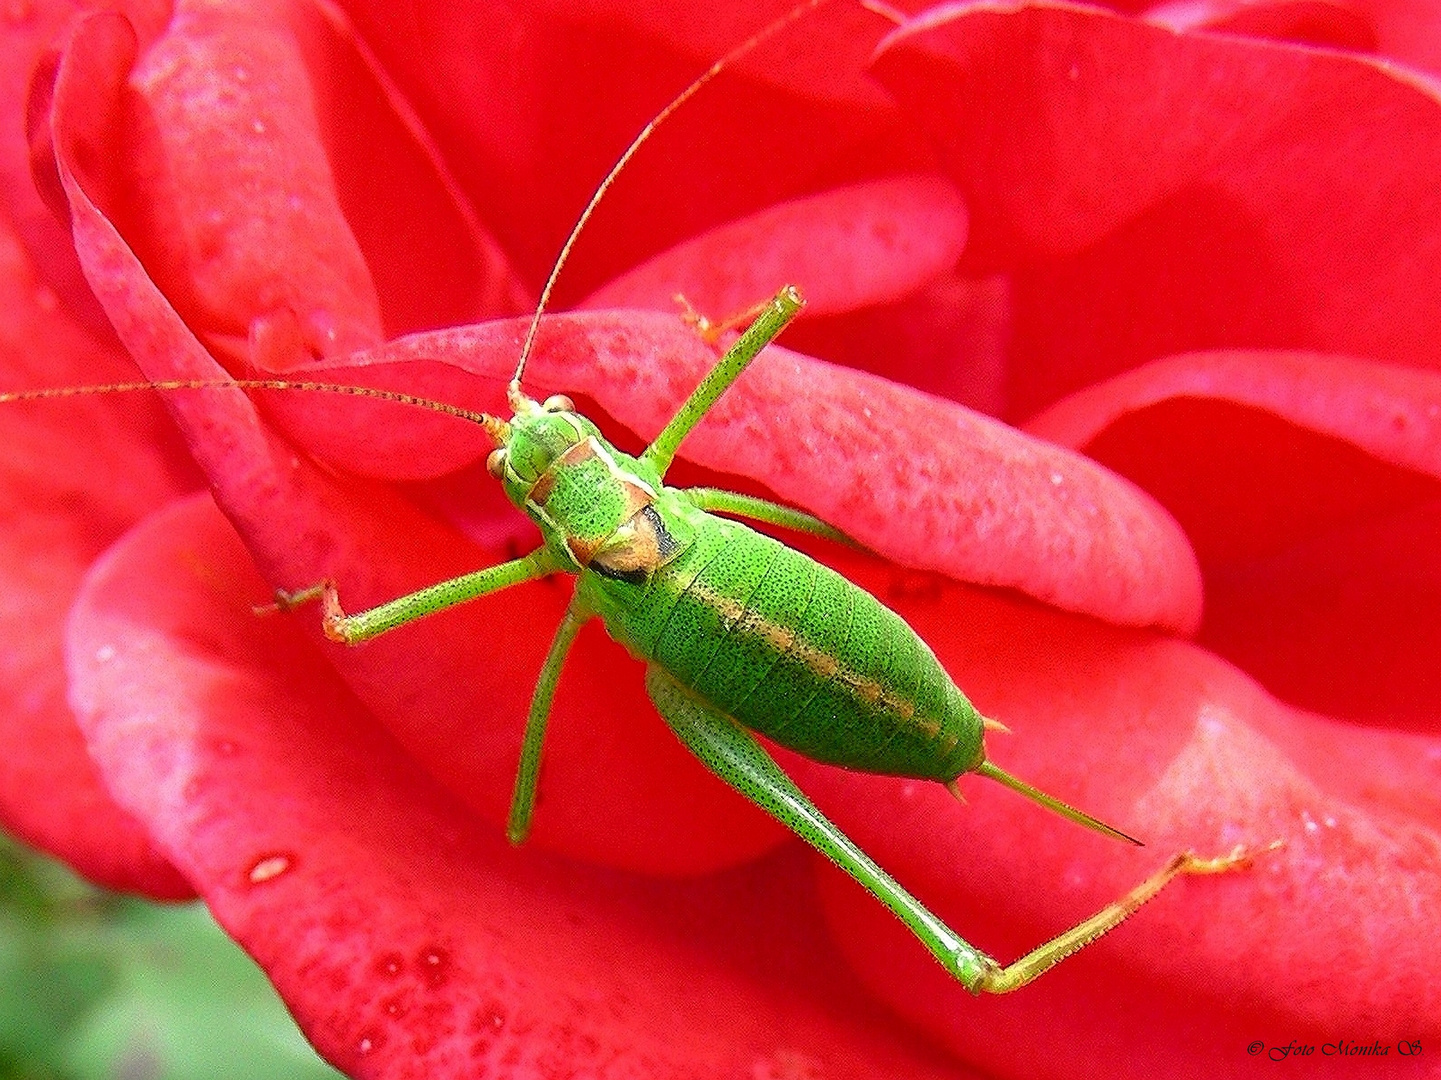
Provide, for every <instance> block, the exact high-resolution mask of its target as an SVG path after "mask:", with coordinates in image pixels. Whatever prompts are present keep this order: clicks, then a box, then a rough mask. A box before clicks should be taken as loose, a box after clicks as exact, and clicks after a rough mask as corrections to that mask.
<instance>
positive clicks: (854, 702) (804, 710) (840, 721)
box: [608, 518, 981, 780]
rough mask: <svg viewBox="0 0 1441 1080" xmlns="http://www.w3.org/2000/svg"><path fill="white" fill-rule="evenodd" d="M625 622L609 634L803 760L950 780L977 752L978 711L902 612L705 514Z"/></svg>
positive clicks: (777, 544)
mask: <svg viewBox="0 0 1441 1080" xmlns="http://www.w3.org/2000/svg"><path fill="white" fill-rule="evenodd" d="M628 616H630V617H623V618H621V619H619V620H616V619H613V618H612V619H608V622H610V623H611V624H612V626H611V630H612V633H614V634H616V636H617V637H621V638H630V641H629V642H628V643H629V644H631V646H632V648H634V649H635V651H637V652H638V653H639V654H640V655H642V656H644V657H645V658H647V659H649V660H651V661H652V662H654V663H656V664H659V665H660V666H661V667H663V668H665V670H666V671H668V672H669V673H670V674H671V675H672V676H673V677H674V678H675V679H676V680H677V681H678V682H680V683H681V684H682V685H683V686H685V687H687V688H688V689H690V690H691V691H692V692H694V693H695V694H696V695H697V696H698V697H701V698H703V699H705V700H706V701H707V702H709V703H711V704H713V705H715V706H716V707H717V708H718V709H720V710H721V711H723V712H725V713H727V714H729V715H730V716H733V717H734V718H735V719H737V720H738V721H740V722H741V723H742V724H744V725H746V726H747V727H749V728H752V729H753V730H755V731H758V732H760V733H762V734H764V735H766V736H768V737H770V738H772V739H774V740H775V741H776V742H778V743H780V744H781V745H783V746H788V747H790V748H791V749H793V750H796V751H799V752H800V753H802V754H805V755H806V756H807V757H811V758H814V759H816V760H819V761H827V762H831V763H834V764H839V765H844V766H846V767H847V768H852V769H859V770H863V771H866V772H877V773H885V774H888V775H894V776H914V777H918V778H925V779H938V780H950V779H952V778H954V777H955V776H957V775H959V774H960V773H962V772H964V771H966V770H968V769H969V768H971V767H973V766H974V764H975V762H976V759H977V758H978V757H979V755H980V747H981V720H980V716H979V714H978V713H977V712H976V711H975V709H974V708H973V707H972V706H971V703H970V702H969V701H967V700H966V698H965V696H964V695H963V694H962V693H961V692H960V690H958V689H957V688H956V685H955V683H954V682H952V681H951V678H950V676H949V675H947V674H946V672H945V670H944V669H943V668H942V667H941V665H940V662H939V661H937V659H936V657H935V654H934V653H932V652H931V650H930V648H929V647H928V646H927V645H926V644H925V643H924V642H923V641H921V639H920V638H919V637H917V636H916V633H915V631H914V630H912V629H911V628H910V627H909V626H908V625H906V623H905V622H904V621H903V620H902V619H901V618H900V616H898V615H896V614H895V613H894V612H892V611H891V610H890V609H889V608H887V607H885V606H884V605H883V604H881V603H880V602H879V601H878V600H876V599H875V597H873V596H871V595H870V594H869V593H867V592H866V591H865V590H863V589H861V588H859V587H857V586H856V585H853V584H852V583H851V582H849V581H847V580H846V579H845V578H843V577H841V576H840V575H839V574H837V573H836V572H835V571H833V570H831V569H830V568H829V567H826V566H822V565H821V564H819V563H817V562H816V561H815V560H813V559H811V558H810V557H808V556H806V555H803V554H802V553H800V552H798V551H795V550H793V549H791V548H788V547H786V546H785V545H783V544H781V543H780V542H778V541H776V540H773V539H771V538H770V537H767V536H762V535H761V534H759V533H756V532H754V531H752V530H751V529H748V528H746V527H744V526H742V525H738V524H736V523H734V522H730V521H725V520H722V519H717V518H712V519H711V520H710V522H709V523H708V525H707V528H706V529H704V530H702V535H701V536H700V537H698V538H697V540H696V543H695V544H694V545H692V547H691V548H690V549H689V550H688V551H686V552H685V554H684V555H683V556H682V557H681V558H680V559H677V560H676V561H675V562H673V563H671V564H669V565H668V566H666V567H664V568H663V569H662V570H661V571H659V572H658V573H657V574H656V576H655V580H653V581H652V582H651V584H650V586H649V587H648V588H647V589H646V590H645V595H644V597H643V598H641V599H640V602H639V604H638V605H637V609H636V610H634V611H632V612H630V613H628ZM616 622H620V623H621V624H623V625H620V626H617V625H614V624H615V623H616ZM617 631H619V632H617Z"/></svg>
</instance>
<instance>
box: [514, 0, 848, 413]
mask: <svg viewBox="0 0 1441 1080" xmlns="http://www.w3.org/2000/svg"><path fill="white" fill-rule="evenodd" d="M829 2H830V0H805V2H804V3H800V4H797V5H796V6H795V7H793V8H791V10H790V11H788V12H786V13H785V14H784V15H782V16H780V18H778V19H776V20H774V21H773V22H770V23H768V24H767V25H765V26H763V27H761V29H759V30H757V31H756V32H755V33H754V34H752V35H751V36H750V37H748V38H746V39H745V40H744V41H742V42H741V43H740V44H739V45H737V46H736V47H735V48H733V49H732V50H731V51H730V52H728V53H726V54H725V55H724V56H722V57H721V58H720V59H719V60H717V61H716V62H715V63H714V64H712V65H711V66H710V67H709V68H707V69H706V70H705V71H704V72H703V73H702V74H701V75H700V76H699V77H697V78H696V80H695V81H694V82H692V83H691V84H690V85H689V86H687V87H686V88H685V89H684V90H682V91H681V92H680V93H679V94H677V95H676V96H675V97H674V98H672V99H671V101H670V104H668V105H667V106H666V107H665V108H663V109H662V110H661V111H660V112H658V113H656V114H655V116H653V117H652V118H651V119H650V121H649V122H648V123H647V124H646V125H645V127H643V128H641V129H640V134H638V135H637V136H636V137H635V138H634V139H632V140H631V141H630V145H629V146H627V147H626V148H625V151H624V152H623V153H622V154H621V155H620V157H619V158H618V159H617V160H616V163H615V164H614V165H612V166H611V169H610V172H608V173H606V174H605V179H604V180H602V181H601V182H600V185H599V186H598V187H597V188H596V189H595V193H594V194H593V195H591V197H590V201H589V202H587V203H586V204H585V209H584V210H582V211H581V212H580V217H579V218H577V219H576V223H575V226H574V227H573V228H572V229H571V230H570V235H569V236H567V237H566V238H565V243H564V244H562V245H561V248H560V254H559V255H557V256H556V258H555V265H554V266H553V267H551V271H550V277H548V278H546V281H545V287H544V288H542V289H541V290H540V300H539V301H538V302H537V303H536V305H535V314H534V315H532V316H531V318H530V327H529V328H528V329H527V330H526V332H525V341H524V343H523V344H522V345H521V347H520V360H519V361H518V362H517V363H516V365H515V374H514V375H513V376H512V377H511V380H510V385H509V387H508V388H507V390H506V398H507V400H508V401H509V402H510V407H511V408H512V409H515V408H516V407H517V405H523V404H524V402H525V400H526V398H525V395H524V394H523V393H522V392H521V389H520V383H521V379H522V378H523V377H524V375H525V364H526V361H527V360H529V359H530V354H531V352H532V350H533V349H534V348H535V336H536V334H537V333H538V332H539V330H540V317H541V316H542V315H544V314H545V309H546V306H547V305H548V304H549V303H550V294H551V293H552V292H553V291H554V290H555V282H556V279H557V278H559V277H560V271H561V268H562V267H564V266H565V264H566V260H567V259H569V258H570V252H571V249H572V248H573V247H575V242H576V241H577V240H578V239H579V238H580V234H581V231H582V230H583V229H584V228H585V226H586V224H587V223H588V222H589V221H590V219H591V215H592V214H594V213H595V208H596V207H597V206H599V205H600V201H601V199H602V198H604V197H605V193H606V192H607V191H609V190H610V186H611V185H612V184H613V183H615V180H616V177H618V176H619V175H620V173H621V170H622V169H624V168H625V167H626V165H627V164H629V162H630V159H631V158H633V157H634V156H635V153H636V151H637V150H639V149H640V148H641V146H643V145H644V144H645V143H646V141H647V140H649V139H650V137H651V135H652V133H654V131H655V129H656V128H658V127H660V125H661V124H662V123H664V122H665V121H666V120H667V119H669V118H670V116H671V114H672V113H674V112H675V111H676V110H677V109H679V108H680V107H681V106H682V105H684V104H685V103H686V102H687V101H689V100H690V99H691V98H692V97H694V96H695V95H696V94H697V93H698V92H699V91H700V90H701V89H702V88H703V87H704V86H705V85H706V84H707V83H709V82H710V81H711V80H712V79H714V78H715V77H716V76H717V75H719V74H720V73H721V72H722V71H724V70H725V69H726V68H728V67H730V66H731V65H732V64H734V63H735V62H736V61H738V60H740V59H741V58H742V57H744V56H745V55H746V54H747V53H749V52H751V51H752V50H753V49H755V48H757V47H758V46H760V45H762V44H764V43H765V42H766V41H768V40H769V39H770V38H772V37H774V36H775V35H776V34H779V33H780V32H781V31H782V30H784V29H785V28H786V27H788V26H790V25H791V23H793V22H796V21H798V20H799V19H801V18H802V17H803V16H805V15H807V14H809V13H810V12H811V11H814V10H815V9H817V8H819V7H821V6H823V5H825V4H827V3H829Z"/></svg>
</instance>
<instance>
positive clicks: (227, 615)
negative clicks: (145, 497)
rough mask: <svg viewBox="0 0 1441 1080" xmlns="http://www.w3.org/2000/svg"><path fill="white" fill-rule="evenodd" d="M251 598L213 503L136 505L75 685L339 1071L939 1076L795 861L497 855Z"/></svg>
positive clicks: (253, 591) (479, 829) (165, 827)
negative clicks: (652, 879) (678, 868)
mask: <svg viewBox="0 0 1441 1080" xmlns="http://www.w3.org/2000/svg"><path fill="white" fill-rule="evenodd" d="M265 590H266V586H265V583H264V582H263V581H262V580H261V579H260V578H259V577H258V576H256V574H255V573H254V571H253V569H251V567H250V564H249V559H248V557H247V556H246V554H245V551H244V549H243V548H242V547H241V546H240V544H239V542H238V540H237V539H236V538H235V536H234V534H233V533H232V532H231V531H230V529H229V527H228V526H227V524H226V523H225V521H224V519H223V518H221V517H220V515H219V514H217V513H216V512H215V510H214V508H213V506H212V505H211V504H210V503H209V500H208V499H203V498H202V499H196V500H192V501H190V502H188V503H185V504H183V505H181V506H177V507H175V508H172V509H171V510H167V511H165V512H163V513H162V514H159V515H157V516H156V517H154V518H152V519H150V520H149V521H147V522H146V523H145V524H144V525H142V526H141V527H140V528H138V529H137V530H136V531H134V532H133V533H131V534H130V536H129V537H127V539H126V540H125V542H123V543H122V544H121V545H120V546H118V547H117V548H116V549H115V550H114V551H113V552H112V553H111V555H110V556H109V557H107V558H106V559H104V560H102V562H101V563H99V564H98V565H97V567H96V569H95V572H94V573H93V574H92V576H91V578H90V580H89V582H88V583H87V588H86V592H85V595H84V597H83V599H82V600H81V602H80V604H79V605H78V607H77V610H76V614H75V616H74V618H73V619H72V622H71V636H70V644H69V649H70V657H71V664H72V672H73V674H74V676H75V679H76V687H77V690H76V696H77V699H78V700H79V701H80V702H81V703H82V707H83V709H84V712H85V716H86V721H85V722H86V729H87V731H88V734H89V737H90V740H91V744H92V746H93V748H94V750H95V752H96V754H97V756H98V757H99V758H100V760H101V761H102V763H103V764H104V766H105V768H106V769H107V771H108V772H109V774H110V775H111V777H112V778H113V780H114V782H115V783H116V785H117V789H118V790H119V791H120V792H121V795H122V798H124V800H125V801H126V804H127V805H128V806H129V807H130V808H131V809H132V810H133V811H134V812H135V813H137V814H139V815H140V816H141V817H143V818H144V819H145V820H146V821H147V822H148V823H149V824H150V825H151V827H152V828H154V829H155V831H156V834H157V836H158V837H159V838H160V840H161V842H162V843H163V844H164V845H165V846H166V848H167V849H168V850H170V851H172V852H173V853H174V856H175V858H176V859H177V860H178V861H179V863H180V865H181V866H182V867H183V868H184V870H185V872H186V873H187V874H188V875H190V876H191V877H193V879H194V880H195V881H197V882H198V883H200V885H201V888H202V891H203V892H204V894H205V897H206V900H207V902H208V903H209V904H210V905H211V907H212V908H213V909H214V910H215V912H216V914H217V916H218V917H219V919H220V920H221V922H223V923H224V924H225V925H226V926H227V928H228V929H229V930H230V931H231V932H232V933H233V934H235V936H236V937H237V938H239V940H240V941H241V942H242V943H244V944H245V945H246V946H247V948H249V949H250V950H251V951H252V952H253V953H254V954H255V955H256V957H257V958H258V959H259V960H260V961H261V963H262V964H264V965H265V967H266V969H267V971H269V973H270V976H271V978H272V979H273V980H275V982H276V984H277V986H278V987H279V988H280V990H281V992H282V993H283V994H284V995H285V997H286V1000H287V1002H288V1003H289V1004H290V1007H291V1009H292V1010H293V1011H294V1012H295V1014H296V1016H297V1018H298V1019H299V1020H300V1022H301V1024H302V1026H304V1028H305V1029H306V1031H307V1033H308V1034H309V1035H310V1037H311V1039H312V1040H313V1041H314V1042H315V1044H316V1046H317V1047H318V1048H319V1049H320V1051H321V1052H322V1053H323V1054H325V1055H326V1056H327V1057H329V1058H330V1059H331V1060H332V1061H334V1062H335V1063H336V1064H337V1065H338V1066H340V1067H341V1068H342V1069H344V1070H345V1071H346V1072H347V1073H349V1074H350V1075H352V1076H356V1077H382V1076H383V1077H421V1076H427V1077H435V1076H477V1075H485V1076H498V1077H499V1076H516V1077H519V1076H539V1077H552V1076H553V1077H561V1076H576V1075H585V1076H594V1077H617V1078H618V1077H626V1078H653V1077H654V1078H671V1077H674V1078H681V1077H686V1078H691V1077H701V1078H703V1077H717V1078H720V1077H735V1076H747V1077H760V1078H762V1080H766V1078H773V1080H781V1078H786V1077H796V1076H815V1075H823V1076H826V1077H834V1078H837V1080H841V1078H846V1077H855V1078H857V1080H859V1078H862V1077H870V1076H875V1075H885V1076H906V1077H917V1078H924V1077H936V1078H939V1077H943V1076H944V1077H955V1076H956V1075H958V1074H957V1071H956V1069H955V1066H954V1065H952V1064H948V1063H945V1062H942V1061H941V1060H939V1059H938V1058H936V1057H935V1056H934V1055H933V1053H932V1052H931V1051H929V1050H927V1048H926V1046H925V1043H924V1040H922V1039H919V1038H918V1037H917V1036H916V1035H915V1034H914V1033H913V1032H908V1031H906V1030H904V1029H899V1028H897V1027H896V1026H895V1025H894V1023H893V1022H892V1021H890V1019H889V1018H888V1017H887V1016H886V1015H885V1014H884V1013H882V1012H880V1011H878V1010H877V1009H876V1008H875V1006H874V1005H871V1004H869V1003H868V1002H867V1001H866V1000H865V998H864V997H862V996H859V995H858V992H857V988H856V986H855V984H854V982H853V980H852V978H851V977H850V976H849V975H848V974H847V973H846V972H845V971H844V970H843V969H841V968H839V967H838V965H837V961H836V959H835V957H834V956H833V955H831V953H830V951H829V949H828V946H827V944H826V942H825V939H824V937H823V936H822V935H820V934H819V933H818V931H817V926H816V922H815V916H814V910H813V904H814V894H813V892H812V889H811V886H810V884H809V882H807V881H806V879H805V875H804V870H803V867H802V865H801V864H798V863H796V862H795V861H794V860H793V859H787V860H782V861H776V860H772V861H770V862H768V863H765V864H762V865H761V866H760V867H757V868H755V869H754V870H747V871H745V872H738V873H733V874H730V875H727V876H724V877H722V878H719V879H716V880H714V881H710V882H706V883H703V884H702V883H697V884H693V885H674V884H659V883H649V882H645V881H642V880H640V879H637V878H634V877H631V876H628V875H625V874H619V873H615V872H608V871H602V870H595V869H586V868H582V867H578V866H575V865H572V864H568V863H565V862H562V861H559V860H555V859H550V858H546V857H544V856H541V855H538V854H536V853H534V852H533V851H521V852H517V851H513V850H510V849H508V848H506V846H505V845H504V842H503V841H502V840H501V839H500V838H499V835H498V831H497V830H496V829H494V828H493V827H492V826H489V825H487V824H485V823H483V822H477V821H476V820H475V819H474V818H473V817H472V816H471V815H470V813H469V812H468V811H467V810H466V809H465V808H464V807H462V806H461V805H460V804H459V803H457V802H456V801H455V800H454V799H453V798H452V797H450V796H449V795H447V794H446V793H444V792H443V791H441V790H440V789H438V788H437V787H436V786H435V784H434V783H433V781H432V780H431V779H430V778H429V777H427V776H426V775H425V774H424V773H422V772H420V771H419V770H417V769H416V768H415V767H414V765H412V764H411V763H410V762H409V761H408V760H407V758H406V755H405V754H404V752H403V751H402V750H401V749H400V747H398V746H397V745H396V744H395V743H394V742H393V741H392V740H391V738H390V736H389V735H388V734H387V733H386V732H385V730H384V729H383V728H382V727H381V726H380V725H378V724H377V723H376V722H375V721H374V719H373V718H372V717H370V716H369V715H368V714H367V713H366V711H365V709H364V708H363V707H362V706H361V705H360V704H359V703H358V702H356V701H355V700H354V698H352V697H351V696H350V695H349V693H348V692H347V691H346V690H345V689H344V688H343V687H342V686H341V685H340V684H339V683H338V682H337V681H336V680H335V679H334V678H333V677H332V676H331V675H330V674H329V673H328V671H327V668H326V665H325V663H324V661H323V660H322V659H321V657H320V656H319V655H318V654H317V653H316V652H315V651H314V649H313V648H312V646H311V645H310V643H309V642H308V641H307V640H306V639H305V637H304V636H303V635H301V634H299V633H297V632H296V629H295V627H294V626H293V625H291V624H289V623H288V622H286V621H284V620H278V619H272V620H268V621H265V622H257V621H256V620H255V618H254V616H253V615H252V614H251V613H250V609H249V604H250V602H251V600H252V599H253V598H254V597H256V596H260V595H264V593H265ZM658 734H659V736H660V737H662V738H669V737H670V736H669V735H668V734H665V733H658ZM637 824H639V823H637Z"/></svg>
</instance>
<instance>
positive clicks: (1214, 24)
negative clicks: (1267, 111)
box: [1146, 0, 1377, 52]
mask: <svg viewBox="0 0 1441 1080" xmlns="http://www.w3.org/2000/svg"><path fill="white" fill-rule="evenodd" d="M1146 20H1147V21H1148V22H1153V23H1158V24H1159V25H1161V26H1168V27H1170V28H1171V29H1173V30H1214V31H1219V32H1221V33H1226V34H1249V35H1251V36H1253V37H1263V38H1275V39H1276V40H1278V41H1292V42H1302V43H1305V44H1308V45H1322V46H1326V47H1329V48H1333V49H1347V50H1350V51H1352V52H1371V51H1373V50H1374V49H1375V48H1376V44H1377V41H1376V27H1375V25H1374V23H1373V22H1372V20H1371V19H1370V18H1369V17H1368V15H1367V12H1366V11H1365V10H1364V9H1363V5H1362V4H1359V3H1344V2H1337V0H1176V2H1174V3H1165V4H1160V5H1158V6H1157V7H1153V8H1151V9H1149V10H1148V11H1147V12H1146Z"/></svg>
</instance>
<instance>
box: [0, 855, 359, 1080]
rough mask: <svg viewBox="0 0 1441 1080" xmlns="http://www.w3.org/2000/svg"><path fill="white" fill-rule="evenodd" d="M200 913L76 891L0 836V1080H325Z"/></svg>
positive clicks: (259, 984) (250, 966) (246, 965)
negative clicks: (262, 1079)
mask: <svg viewBox="0 0 1441 1080" xmlns="http://www.w3.org/2000/svg"><path fill="white" fill-rule="evenodd" d="M340 1077H341V1074H340V1073H338V1072H336V1071H335V1070H334V1069H332V1068H330V1067H329V1066H328V1065H326V1064H325V1063H324V1062H323V1061H321V1060H320V1058H318V1057H317V1056H316V1055H315V1052H314V1051H313V1050H311V1049H310V1047H309V1045H308V1044H307V1043H306V1042H305V1040H304V1039H303V1038H302V1037H301V1035H300V1032H299V1031H298V1030H297V1029H296V1027H295V1024H294V1022H293V1021H292V1020H291V1019H290V1016H289V1014H288V1013H286V1011H285V1007H284V1006H283V1005H281V1003H280V1000H279V998H277V997H276V996H275V991H274V990H272V989H271V987H270V984H269V983H268V982H267V981H266V980H265V976H264V975H262V974H261V972H260V969H259V968H257V967H256V966H255V964H254V963H253V962H252V961H251V960H250V958H249V957H247V956H246V955H245V954H244V953H243V952H241V951H240V948H239V947H238V946H236V945H235V943H234V942H232V941H231V940H230V939H229V938H227V937H226V936H225V934H224V933H223V932H222V931H221V930H220V928H219V927H218V926H216V925H215V923H214V922H213V921H212V920H211V918H210V915H209V913H208V912H207V911H206V910H205V907H204V905H202V904H199V903H194V904H180V905H158V904H149V903H145V902H143V901H140V900H135V899H133V898H129V897H124V896H118V895H116V894H114V893H108V892H105V891H103V890H101V889H97V888H95V887H93V886H91V885H88V884H86V883H85V882H83V881H81V880H80V879H79V878H77V877H76V876H75V875H74V874H72V873H70V872H69V871H68V870H67V869H65V867H63V866H62V865H60V864H59V863H56V862H54V861H52V860H50V859H46V858H44V857H42V856H40V855H37V854H36V853H34V852H32V851H30V850H28V849H26V848H25V847H23V846H22V845H20V844H19V843H17V842H16V841H14V840H12V839H10V838H9V837H7V836H5V835H4V834H3V833H0V1080H190V1078H194V1080H252V1078H253V1080H261V1078H264V1080H337V1078H340Z"/></svg>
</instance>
